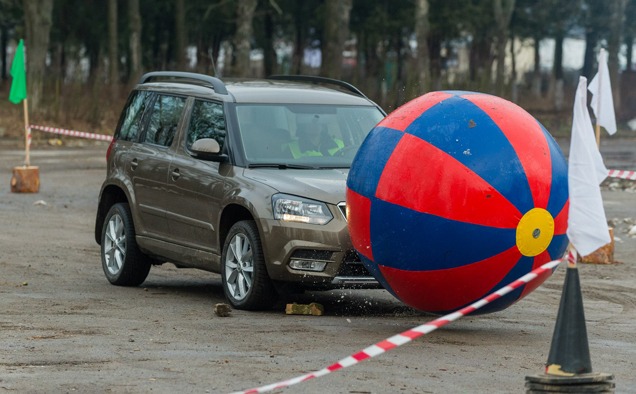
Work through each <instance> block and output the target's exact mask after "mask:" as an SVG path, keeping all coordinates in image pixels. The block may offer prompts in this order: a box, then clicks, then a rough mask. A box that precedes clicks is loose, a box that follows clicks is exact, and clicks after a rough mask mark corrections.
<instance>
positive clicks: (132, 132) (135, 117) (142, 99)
mask: <svg viewBox="0 0 636 394" xmlns="http://www.w3.org/2000/svg"><path fill="white" fill-rule="evenodd" d="M151 98H152V95H151V93H149V92H146V91H136V92H135V93H133V95H132V96H131V98H130V99H129V100H128V105H127V106H126V109H125V110H124V113H123V115H122V122H121V127H120V128H119V134H118V137H117V138H118V139H121V140H126V141H136V140H137V136H138V135H139V130H140V129H141V120H142V118H143V115H144V111H145V110H146V108H147V107H148V105H149V103H150V99H151Z"/></svg>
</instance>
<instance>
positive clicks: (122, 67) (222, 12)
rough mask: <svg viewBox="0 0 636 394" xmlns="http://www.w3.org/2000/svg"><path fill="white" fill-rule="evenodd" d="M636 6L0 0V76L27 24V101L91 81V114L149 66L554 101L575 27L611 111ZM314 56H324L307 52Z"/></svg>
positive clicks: (525, 1) (549, 1)
mask: <svg viewBox="0 0 636 394" xmlns="http://www.w3.org/2000/svg"><path fill="white" fill-rule="evenodd" d="M634 20H636V0H612V1H604V0H302V1H298V0H217V1H204V0H188V1H186V0H154V1H149V0H126V1H124V0H23V1H20V0H0V44H1V45H0V46H1V47H2V48H1V51H2V53H1V58H0V60H1V62H0V63H1V64H0V66H1V70H0V72H1V78H2V81H3V82H2V84H3V86H5V85H6V84H7V83H9V76H8V73H9V67H10V59H11V53H10V51H11V48H15V44H16V43H17V41H18V40H19V39H20V38H24V39H25V43H26V47H27V70H28V75H27V79H28V81H29V101H30V105H31V107H32V109H33V110H36V111H38V110H41V111H58V112H59V111H62V110H63V109H64V108H65V107H66V108H69V106H72V104H70V103H69V102H68V100H66V102H65V100H64V98H63V97H64V95H65V94H68V93H69V92H71V93H73V94H77V95H79V96H80V97H86V95H87V94H89V95H91V96H90V97H92V98H94V99H95V100H94V103H95V105H94V107H93V108H92V109H90V110H89V111H88V112H89V113H93V115H94V117H95V119H94V120H95V121H99V112H100V108H101V107H102V106H103V105H105V104H106V103H108V102H109V101H113V100H114V101H115V102H119V101H121V99H122V95H123V96H124V98H125V93H127V91H128V90H129V88H130V87H131V86H132V85H133V84H134V83H135V82H136V81H137V80H138V78H139V76H140V75H141V74H142V73H143V72H147V71H153V70H180V71H196V72H201V73H206V74H212V75H218V76H222V77H257V76H258V77H260V76H266V75H271V74H279V73H288V74H308V73H309V74H317V75H322V76H326V77H331V78H337V79H344V80H347V81H349V82H352V83H354V84H356V85H357V86H359V87H361V88H362V89H363V91H364V92H365V93H367V94H368V95H369V96H370V97H371V98H372V99H374V100H376V101H377V102H378V103H380V104H381V105H383V106H384V107H385V108H386V109H388V110H390V109H392V108H395V107H396V106H398V105H400V104H402V103H404V102H406V101H408V100H410V99H412V98H414V97H416V96H418V95H420V94H423V93H425V92H428V91H431V90H440V89H465V90H476V91H482V92H488V93H493V94H497V95H499V96H502V97H505V98H509V99H512V100H514V101H518V100H520V99H521V98H526V99H527V98H529V97H530V98H533V99H535V100H537V101H540V102H543V103H549V106H550V107H553V108H552V109H554V108H556V109H560V105H561V104H560V100H559V98H561V103H562V97H563V94H564V90H566V91H567V89H568V87H569V86H572V85H573V83H570V84H568V83H567V76H566V72H565V70H564V68H563V58H564V52H563V48H564V47H563V42H564V40H565V39H566V38H567V37H569V36H577V37H581V38H583V39H584V42H585V54H584V59H583V67H582V68H581V69H580V70H576V71H577V73H579V74H580V75H584V76H586V77H588V79H591V77H592V76H593V75H594V74H595V72H596V54H597V53H598V50H599V48H600V47H604V48H606V49H607V51H608V54H609V68H610V74H611V79H612V81H613V86H614V88H615V90H616V91H615V95H614V102H615V105H616V107H617V110H619V112H618V113H619V114H620V107H621V99H622V98H624V96H625V94H621V92H620V91H619V88H620V87H621V85H625V84H623V83H619V82H618V81H619V80H620V78H621V74H625V75H627V74H630V73H633V70H632V67H633V64H634V59H633V53H632V48H633V46H634V37H635V34H634V33H636V24H634V23H633V22H634ZM547 38H550V39H553V40H554V43H555V45H554V52H553V59H554V61H553V67H552V69H551V70H547V71H546V70H542V69H541V67H540V64H541V51H540V43H541V42H542V41H543V40H545V39H547ZM521 45H524V46H526V47H527V46H530V47H532V48H533V53H534V69H533V70H531V72H530V73H529V74H528V75H525V76H524V78H521V79H520V78H519V75H518V73H519V72H520V71H519V70H518V69H517V68H518V67H517V64H516V55H517V53H518V51H519V47H520V46H521ZM458 48H459V49H461V50H462V53H464V54H465V60H462V59H458V55H457V51H458ZM311 56H315V57H317V58H319V59H320V60H319V61H317V62H316V63H315V64H311V62H308V59H309V58H311ZM620 57H623V58H624V59H625V64H627V67H626V69H625V70H624V71H623V72H622V73H621V66H620V62H619V58H620ZM459 60H462V61H463V62H464V63H466V64H467V67H466V69H465V70H463V71H462V70H460V71H458V69H457V67H456V66H457V62H458V61H459ZM625 75H623V77H624V76H625ZM519 80H521V83H519V82H518V81H519ZM631 80H632V81H633V80H634V78H632V79H631ZM625 86H629V84H627V85H625ZM634 87H636V86H632V88H634ZM632 90H633V89H632ZM628 98H629V97H628ZM624 112H625V113H627V115H626V116H632V117H633V116H636V114H634V110H633V109H631V114H629V112H630V111H629V110H626V111H624Z"/></svg>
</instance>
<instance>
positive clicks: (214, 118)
mask: <svg viewBox="0 0 636 394" xmlns="http://www.w3.org/2000/svg"><path fill="white" fill-rule="evenodd" d="M225 135H226V129H225V115H224V113H223V105H222V104H221V103H215V102H212V101H203V100H196V101H195V102H194V106H193V107H192V115H191V116H190V125H189V127H188V134H187V137H186V148H187V149H190V148H191V147H192V144H193V143H194V141H196V140H199V139H201V138H213V139H215V140H216V142H218V143H219V146H220V147H221V151H222V150H223V144H224V143H225Z"/></svg>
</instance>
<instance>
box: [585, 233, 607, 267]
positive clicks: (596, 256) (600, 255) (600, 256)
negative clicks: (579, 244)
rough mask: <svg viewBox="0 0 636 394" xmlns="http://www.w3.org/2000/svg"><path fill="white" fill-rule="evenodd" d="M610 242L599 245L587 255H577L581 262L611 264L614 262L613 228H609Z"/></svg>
mask: <svg viewBox="0 0 636 394" xmlns="http://www.w3.org/2000/svg"><path fill="white" fill-rule="evenodd" d="M608 230H609V234H610V240H611V241H610V243H608V244H606V245H603V246H601V247H600V248H598V249H597V250H595V251H594V252H592V253H591V254H588V255H587V256H579V261H580V262H581V263H587V264H613V263H614V229H613V228H611V227H610V228H609V229H608Z"/></svg>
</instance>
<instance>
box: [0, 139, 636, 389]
mask: <svg viewBox="0 0 636 394" xmlns="http://www.w3.org/2000/svg"><path fill="white" fill-rule="evenodd" d="M626 141H627V142H625V141H623V140H617V139H611V140H610V139H608V140H605V141H604V143H603V145H602V149H601V150H602V152H603V153H604V155H607V156H608V157H610V158H611V159H610V160H607V162H608V167H610V168H627V169H631V170H635V169H636V160H635V158H634V152H636V141H633V140H626ZM15 145H16V144H9V143H5V144H0V175H1V176H0V217H1V220H0V270H1V272H2V276H0V311H1V313H0V329H1V331H0V333H1V334H0V354H1V356H0V392H4V391H6V392H34V393H38V392H42V393H44V392H46V393H51V392H73V391H78V392H117V393H127V392H157V393H173V392H193V393H206V392H214V393H216V392H231V391H235V390H243V389H248V388H251V387H255V386H260V385H264V384H269V383H273V382H276V381H278V380H282V379H288V378H292V377H295V376H297V375H300V374H303V373H306V372H310V371H313V370H316V369H320V368H323V367H325V366H327V365H329V364H332V363H333V362H335V361H337V360H339V359H341V358H343V357H345V356H348V355H349V354H351V353H353V352H356V351H358V350H360V349H362V348H364V347H366V346H369V345H371V344H373V343H376V342H378V341H380V340H383V339H385V338H387V337H389V336H392V335H394V334H397V333H400V332H402V331H405V330H407V329H409V328H412V327H414V326H417V325H420V324H422V323H425V322H427V321H430V320H433V319H434V318H435V317H434V316H431V315H427V314H424V313H421V312H418V311H414V310H412V309H411V308H408V307H406V306H404V305H403V304H402V303H400V302H399V301H398V300H396V299H395V298H393V297H392V296H391V295H389V294H388V293H387V292H386V291H384V290H369V291H332V292H316V293H307V294H304V295H299V296H296V297H295V298H289V299H284V300H282V301H281V303H280V305H278V306H277V307H276V308H275V309H274V310H272V311H268V312H258V313H255V312H243V311H233V312H232V313H231V316H230V317H227V318H221V317H217V316H215V315H214V313H213V305H214V304H215V303H218V302H223V301H224V300H223V292H222V288H221V280H220V277H219V276H218V275H214V274H210V273H205V272H201V271H196V270H178V269H176V268H175V267H174V266H172V265H171V264H165V265H163V266H161V267H156V268H153V269H152V270H151V272H150V275H149V277H148V279H147V280H146V282H145V283H144V284H143V285H142V286H140V287H137V288H120V287H115V286H111V285H110V284H108V282H107V281H106V279H105V278H104V275H103V272H102V269H101V263H100V258H99V247H98V245H97V244H96V243H95V241H94V239H93V223H94V216H95V209H96V204H97V197H98V192H99V186H100V185H101V182H102V180H103V178H104V174H105V158H104V156H105V151H106V146H107V145H106V144H104V143H85V144H80V143H75V144H73V146H68V144H67V145H66V146H62V147H48V146H40V147H36V149H34V150H33V152H32V164H33V165H37V166H39V167H40V179H41V189H40V192H39V193H37V194H16V193H11V192H10V187H9V185H10V178H11V169H12V168H13V167H14V166H17V165H21V164H22V161H23V154H24V152H23V151H22V150H20V148H19V147H16V146H15ZM565 150H566V151H567V147H565ZM610 184H613V186H610ZM633 184H634V182H608V183H607V185H606V187H604V190H603V197H604V201H605V208H606V213H607V217H608V219H612V220H615V222H613V224H615V234H616V238H617V240H616V247H615V259H616V261H617V262H616V263H615V264H612V265H591V264H585V265H581V266H580V269H579V271H580V277H581V283H582V291H583V298H584V304H585V313H586V320H587V330H588V339H589V345H590V353H591V358H592V365H593V368H594V371H595V372H606V373H611V374H614V375H615V382H616V392H617V393H636V374H635V373H634V370H636V341H635V340H634V332H636V268H635V263H636V262H635V257H636V238H635V237H634V236H630V235H628V231H629V230H630V229H631V228H632V227H633V225H634V220H635V219H636V194H634V188H633ZM564 272H565V270H564V269H563V267H560V268H559V269H558V270H557V271H556V272H555V274H554V275H553V276H552V277H551V278H550V279H549V280H548V281H547V282H546V283H545V284H544V285H543V286H541V287H540V288H539V289H537V290H536V291H534V292H533V293H532V294H530V295H529V296H528V297H526V298H525V299H523V300H522V301H521V302H519V303H518V304H516V305H513V306H512V307H510V308H508V309H506V310H505V311H502V312H499V313H495V314H490V315H485V316H480V317H466V318H463V319H460V320H458V321H456V322H454V323H451V324H449V325H448V326H446V327H445V328H443V329H440V330H438V331H435V332H433V333H431V334H429V335H426V336H424V337H422V338H419V339H417V340H415V341H413V342H411V343H409V344H407V345H404V346H402V347H400V348H398V349H396V350H394V351H391V352H389V353H386V354H383V355H381V356H378V357H377V358H374V359H372V360H368V361H365V362H363V363H361V364H359V365H355V366H352V367H350V368H347V369H345V370H342V371H338V372H335V373H332V374H330V375H327V376H325V377H322V378H318V379H314V380H311V381H308V382H306V383H303V384H299V385H297V386H294V387H291V388H289V389H287V390H286V391H287V392H298V393H301V392H302V393H325V392H330V393H447V392H472V393H511V392H519V393H520V392H524V384H525V376H527V375H535V374H538V373H541V372H542V371H543V368H544V364H545V362H546V361H547V356H548V352H549V350H550V343H551V339H552V332H553V329H554V323H555V317H556V313H557V309H558V304H559V300H560V296H561V289H562V286H563V280H564ZM292 301H296V302H303V303H305V302H311V301H316V302H320V303H321V304H323V305H324V306H325V311H326V314H325V315H324V316H321V317H313V316H287V315H285V314H284V304H285V303H286V302H292Z"/></svg>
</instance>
